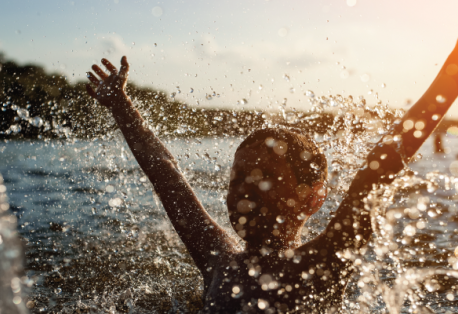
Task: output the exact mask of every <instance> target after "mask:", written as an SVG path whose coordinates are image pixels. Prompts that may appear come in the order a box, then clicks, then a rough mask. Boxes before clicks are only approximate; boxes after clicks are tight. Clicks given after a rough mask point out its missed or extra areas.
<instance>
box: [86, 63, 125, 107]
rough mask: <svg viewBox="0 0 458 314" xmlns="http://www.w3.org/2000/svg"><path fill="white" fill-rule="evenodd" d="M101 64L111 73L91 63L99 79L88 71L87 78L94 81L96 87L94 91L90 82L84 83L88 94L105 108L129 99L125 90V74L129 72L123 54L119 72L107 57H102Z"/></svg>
mask: <svg viewBox="0 0 458 314" xmlns="http://www.w3.org/2000/svg"><path fill="white" fill-rule="evenodd" d="M102 64H103V65H105V67H106V68H107V70H108V71H109V72H110V73H111V74H110V75H108V74H107V73H105V72H104V71H103V70H102V69H101V68H100V67H99V66H97V65H95V64H94V65H92V69H93V70H94V72H95V73H96V74H97V75H98V76H99V77H100V78H101V79H100V80H99V79H98V78H97V77H96V76H95V75H94V74H92V72H88V73H87V77H88V79H89V80H90V81H91V82H92V83H94V84H95V85H96V86H97V88H96V89H95V91H94V89H93V88H92V87H91V85H90V84H86V90H87V92H88V94H89V95H90V96H91V97H92V98H94V99H96V100H97V101H98V102H99V103H101V104H102V105H104V106H105V107H107V108H113V107H114V106H116V105H118V104H122V103H125V102H126V101H127V100H128V99H129V98H128V96H127V95H126V92H125V87H126V84H127V76H128V74H129V63H128V62H127V58H126V57H125V56H124V57H122V59H121V70H120V71H119V73H118V70H117V69H116V67H115V66H114V65H113V64H111V62H110V61H108V60H107V59H102Z"/></svg>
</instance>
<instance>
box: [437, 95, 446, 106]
mask: <svg viewBox="0 0 458 314" xmlns="http://www.w3.org/2000/svg"><path fill="white" fill-rule="evenodd" d="M436 101H437V102H438V103H440V104H443V103H444V102H446V101H447V98H445V97H444V96H442V95H437V96H436Z"/></svg>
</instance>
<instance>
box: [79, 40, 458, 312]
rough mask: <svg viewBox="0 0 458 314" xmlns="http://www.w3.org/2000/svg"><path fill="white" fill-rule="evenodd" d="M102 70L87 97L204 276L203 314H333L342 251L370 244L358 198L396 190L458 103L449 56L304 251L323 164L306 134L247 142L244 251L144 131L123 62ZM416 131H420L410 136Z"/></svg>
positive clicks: (456, 71)
mask: <svg viewBox="0 0 458 314" xmlns="http://www.w3.org/2000/svg"><path fill="white" fill-rule="evenodd" d="M102 63H103V64H104V65H105V66H106V68H107V69H108V71H109V74H107V73H105V72H104V71H103V70H102V69H101V68H100V67H98V66H97V65H93V66H92V69H93V70H94V72H95V73H96V74H97V75H98V77H99V78H97V77H96V76H95V75H94V74H93V73H88V78H89V80H90V81H91V82H92V83H93V84H95V86H96V89H95V90H94V89H93V88H92V87H91V86H90V85H89V84H88V85H87V91H88V93H89V95H91V96H92V97H93V98H95V99H97V100H98V101H99V102H100V103H101V104H102V105H104V106H106V107H107V108H109V109H110V110H111V113H112V114H113V117H114V118H115V120H116V122H117V124H118V126H119V128H120V129H121V131H122V133H123V134H124V137H125V139H126V141H127V143H128V145H129V147H130V149H131V151H132V153H133V154H134V156H135V158H136V159H137V161H138V163H139V165H140V166H141V168H142V169H143V171H144V172H145V174H146V175H147V176H148V178H149V180H150V181H151V182H152V184H153V186H154V189H155V191H156V193H157V194H158V195H159V197H160V199H161V201H162V204H163V205H164V208H165V210H166V212H167V214H168V217H169V219H170V221H171V222H172V224H173V226H174V228H175V230H176V232H177V233H178V234H179V236H180V237H181V239H182V241H183V243H184V244H185V246H186V248H187V250H188V251H189V254H190V255H191V257H192V258H193V260H194V262H195V263H196V266H197V267H198V268H199V270H200V271H201V273H202V275H203V278H204V309H203V311H204V312H205V313H240V312H243V313H256V312H263V313H275V311H280V312H286V311H297V312H303V313H324V312H325V311H330V312H332V311H337V310H339V309H340V308H341V307H342V297H343V294H344V292H345V288H346V285H347V283H348V282H349V279H350V277H351V275H352V273H353V272H354V266H353V262H352V261H351V260H348V259H346V258H345V256H346V255H345V251H346V250H352V251H356V252H358V251H359V250H360V249H362V248H364V246H365V245H366V243H367V242H368V241H369V239H370V237H371V234H372V228H371V223H370V215H369V212H368V211H366V210H365V209H364V206H363V202H364V198H365V197H366V196H367V195H368V193H369V192H370V191H371V190H372V188H373V185H377V184H381V183H385V184H388V183H391V182H392V181H393V180H394V178H395V176H396V174H397V173H398V172H399V171H400V170H401V169H403V167H404V164H405V163H407V162H409V160H410V159H411V158H412V156H413V155H414V154H415V152H416V151H417V150H418V149H419V147H420V146H421V145H422V144H423V142H424V141H425V140H426V138H427V137H428V136H429V135H430V134H431V133H432V131H433V130H434V129H435V127H436V126H437V124H438V123H439V122H440V120H441V119H440V118H441V117H443V116H444V115H445V113H446V111H447V110H448V108H449V107H450V106H451V104H452V103H453V101H454V99H455V98H456V97H457V95H458V48H457V47H455V49H454V50H453V52H452V53H451V55H450V56H449V58H448V59H447V60H446V62H445V64H444V66H443V67H442V69H441V70H440V72H439V74H438V76H437V77H436V79H435V80H434V82H433V83H432V84H431V86H430V87H429V89H428V90H427V91H426V92H425V94H424V95H423V96H422V98H420V100H418V102H417V103H416V104H415V105H414V106H413V107H412V108H411V109H410V110H409V111H408V112H407V113H406V114H405V115H404V117H403V118H402V121H401V122H400V123H398V124H395V125H394V127H393V128H392V130H391V131H390V132H388V133H387V134H386V136H385V137H384V139H383V140H381V141H380V142H379V144H378V145H376V146H375V148H374V149H373V150H372V151H371V152H370V153H369V155H368V156H367V162H366V164H365V166H363V168H361V170H360V171H359V172H358V173H357V174H356V176H355V178H354V181H353V182H352V184H351V186H350V188H349V190H348V192H347V193H346V196H345V198H344V200H343V201H342V203H341V204H340V206H339V207H338V209H337V211H336V213H335V216H334V217H333V218H332V219H331V220H330V222H329V225H328V226H327V227H326V229H325V230H324V231H323V232H322V233H321V234H320V235H318V236H317V237H316V238H314V239H313V240H311V241H310V242H308V243H301V241H300V235H301V230H302V228H303V226H304V224H305V223H306V221H307V220H308V219H309V218H310V216H311V215H313V214H314V213H316V212H317V211H318V210H319V208H320V207H321V205H322V204H323V202H324V200H325V198H326V195H327V189H326V178H327V170H326V168H327V166H326V158H325V157H324V155H323V154H322V153H321V152H320V150H319V149H318V147H317V146H316V144H315V143H314V141H313V140H312V139H311V138H309V137H308V136H307V135H306V134H305V133H304V134H301V133H295V132H292V131H288V130H285V129H265V130H257V131H255V132H253V133H252V134H251V135H249V136H248V138H247V139H245V140H244V141H243V142H242V143H241V144H240V146H239V147H238V149H237V151H236V153H235V157H234V163H233V167H232V172H231V179H230V184H229V191H228V195H227V206H228V213H229V218H230V221H231V225H232V227H233V228H234V229H235V231H236V232H237V234H238V236H240V237H241V238H242V239H243V240H244V241H245V243H246V246H245V248H242V247H241V246H240V245H239V239H236V238H234V237H233V236H231V235H230V234H229V233H228V232H226V231H225V230H224V229H223V228H222V227H221V226H219V225H218V224H217V223H216V222H215V220H213V219H212V218H211V217H210V215H209V214H208V213H207V211H206V210H205V208H204V207H203V206H202V204H201V202H200V201H199V200H198V199H197V197H196V195H195V194H194V192H193V190H192V189H191V187H190V186H189V184H188V182H187V181H186V179H185V177H184V176H183V174H182V173H181V172H180V170H179V168H178V166H177V162H176V161H175V159H174V157H173V156H172V154H171V153H170V152H169V151H168V150H167V148H166V147H165V146H164V145H163V144H162V142H161V141H160V140H159V138H157V137H156V135H155V134H154V133H153V132H152V131H151V130H150V129H149V128H147V127H146V126H145V123H144V120H143V119H142V117H141V115H140V113H139V112H138V111H137V110H136V109H135V107H134V106H133V104H132V102H131V100H130V99H129V97H128V96H127V94H126V92H125V86H126V82H127V76H128V71H129V64H128V62H127V58H126V57H123V58H122V59H121V69H120V71H119V72H118V70H117V69H116V68H115V67H114V66H113V65H112V64H111V63H110V62H109V61H108V60H106V59H102ZM438 95H441V96H442V97H441V101H440V102H438V101H437V100H436V99H437V96H438ZM444 99H445V101H444ZM437 117H440V118H439V119H438V118H437ZM419 121H421V122H422V126H424V127H423V128H422V129H421V130H419V129H416V128H409V127H406V126H407V125H415V124H416V122H419Z"/></svg>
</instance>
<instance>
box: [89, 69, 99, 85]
mask: <svg viewBox="0 0 458 314" xmlns="http://www.w3.org/2000/svg"><path fill="white" fill-rule="evenodd" d="M87 78H88V79H89V81H91V82H92V83H94V84H95V85H97V86H98V85H99V84H100V81H99V79H98V78H96V77H95V75H94V74H92V72H87Z"/></svg>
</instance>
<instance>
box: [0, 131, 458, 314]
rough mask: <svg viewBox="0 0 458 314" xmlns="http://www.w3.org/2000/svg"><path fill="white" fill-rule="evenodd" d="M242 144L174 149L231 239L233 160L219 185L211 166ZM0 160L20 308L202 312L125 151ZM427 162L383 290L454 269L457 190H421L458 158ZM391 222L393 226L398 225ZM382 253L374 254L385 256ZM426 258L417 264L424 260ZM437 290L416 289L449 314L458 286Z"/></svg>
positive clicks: (53, 146) (181, 254)
mask: <svg viewBox="0 0 458 314" xmlns="http://www.w3.org/2000/svg"><path fill="white" fill-rule="evenodd" d="M215 142H217V143H218V146H215V145H214V144H215ZM238 142H239V139H235V138H227V139H221V138H219V139H204V140H200V141H196V140H190V141H189V143H186V140H183V139H180V140H174V141H172V142H171V143H169V147H171V151H172V152H173V153H174V154H175V155H176V156H182V155H184V154H183V148H184V147H187V146H189V145H190V148H191V151H193V152H197V153H198V155H199V156H206V157H205V158H203V157H202V158H199V157H197V155H196V154H192V155H190V157H189V159H185V158H183V159H182V160H181V167H182V169H183V171H184V172H185V173H187V174H188V177H189V178H190V181H191V183H192V184H193V187H194V188H195V189H196V191H197V194H198V196H199V198H200V199H201V200H202V201H203V203H204V205H205V207H206V208H208V209H210V211H211V214H212V215H213V216H214V217H217V220H218V221H219V222H220V223H221V224H223V225H224V226H225V227H229V225H228V218H227V215H226V212H225V205H224V195H225V187H226V182H227V179H228V178H227V177H228V169H229V167H230V162H231V159H230V158H218V163H219V164H220V167H221V171H220V172H217V173H215V171H214V166H215V165H214V163H212V157H214V156H218V155H217V152H219V156H220V157H221V154H223V152H224V154H227V156H232V155H233V153H234V151H235V147H236V145H237V143H238ZM121 143H122V142H121ZM455 144H458V139H455V138H451V139H450V140H449V142H448V143H447V144H446V145H447V146H450V147H453V145H455ZM215 147H216V149H215ZM1 150H2V160H4V161H6V162H5V163H2V165H1V168H0V172H1V173H2V174H3V176H4V178H5V184H6V186H7V193H8V196H9V202H10V209H11V211H12V212H13V213H14V214H15V216H16V217H18V229H19V233H20V235H21V236H22V237H23V239H24V241H25V248H26V275H27V278H28V279H30V280H33V281H34V284H33V287H32V288H31V289H29V290H28V296H27V298H26V299H25V300H24V302H27V301H29V300H32V301H33V305H34V306H33V308H32V309H31V311H32V312H37V313H39V312H43V311H45V312H46V311H50V310H54V311H63V312H65V311H67V312H68V311H73V310H75V309H80V310H83V309H85V310H87V311H93V312H99V311H101V310H102V309H105V310H107V309H108V310H110V309H111V310H112V311H113V312H114V311H115V310H116V311H119V312H123V311H124V312H129V311H135V312H145V313H146V312H148V311H151V310H152V311H153V312H154V311H157V312H162V311H164V310H171V309H172V310H173V309H175V310H178V309H186V310H189V311H194V310H197V309H198V308H199V306H200V305H201V301H200V298H199V296H200V293H201V292H202V283H201V278H200V275H199V273H198V271H197V269H196V268H195V267H194V266H193V263H192V261H191V259H190V258H189V256H187V254H186V253H185V250H184V247H183V245H182V244H181V242H180V241H179V239H178V237H177V236H176V234H175V233H174V231H173V230H172V227H171V225H170V224H169V222H168V220H167V218H166V215H165V212H164V211H163V209H162V207H161V205H160V204H159V202H158V201H157V198H155V197H154V195H153V194H152V192H151V186H150V184H149V182H148V181H147V180H146V178H145V177H144V176H143V174H142V172H141V171H140V169H139V168H138V166H137V165H136V162H135V160H134V159H133V158H132V157H131V156H130V153H129V152H128V151H127V150H126V147H125V146H124V145H123V144H120V143H119V142H98V141H95V142H85V141H74V142H70V143H69V142H61V141H49V142H33V141H14V142H8V143H2V145H1ZM421 153H422V154H423V158H422V159H421V160H420V161H418V162H417V163H415V164H413V165H412V167H411V168H412V170H413V171H417V172H418V175H417V176H415V177H416V178H417V179H416V180H417V182H415V184H417V185H418V186H419V188H412V187H409V186H407V185H408V183H407V181H405V182H406V184H405V185H406V186H405V187H403V189H404V191H403V192H402V193H399V194H398V195H397V196H395V198H396V200H395V203H396V204H395V205H392V206H391V207H390V208H401V209H402V210H401V209H400V210H398V211H399V212H400V213H399V216H397V217H396V220H397V221H396V223H395V228H394V229H399V230H394V231H393V235H392V237H393V239H394V240H393V243H397V244H398V246H399V247H402V246H403V245H404V246H406V250H407V251H414V252H411V253H409V254H410V255H411V256H410V257H409V258H407V257H406V256H402V257H401V256H399V259H400V260H401V261H396V260H393V259H392V258H391V257H388V256H383V258H382V261H380V262H378V263H381V264H382V265H380V269H378V271H379V275H380V276H381V278H380V280H381V282H384V284H385V285H389V284H390V281H393V280H394V278H396V277H394V276H393V274H392V270H390V269H389V268H388V267H389V266H391V267H395V266H396V265H403V267H407V268H412V267H415V268H424V267H433V268H435V269H450V270H451V269H452V267H451V265H450V263H449V259H450V257H451V256H453V250H454V247H455V246H456V243H457V240H458V229H457V227H458V226H457V222H458V219H456V207H455V202H456V195H455V193H456V190H455V188H454V186H453V187H450V189H448V190H446V189H445V188H442V189H441V188H438V189H437V190H435V191H434V192H433V193H429V192H428V191H427V189H428V187H427V184H425V182H426V181H425V182H423V183H422V182H420V178H422V177H423V178H425V177H426V173H429V172H430V171H431V170H432V169H437V170H438V171H441V172H443V173H448V172H449V171H448V165H450V163H451V162H452V161H454V160H455V158H454V156H453V155H452V154H448V155H437V156H435V155H434V154H432V143H431V142H430V141H428V142H427V143H426V145H425V146H424V147H423V148H422V152H421ZM449 175H450V173H449ZM430 176H432V174H430ZM444 178H445V177H444ZM444 178H443V179H442V181H444ZM436 179H437V180H438V181H440V180H441V179H440V178H436ZM411 180H414V179H411ZM428 182H431V180H429V181H428ZM415 184H414V185H415ZM439 184H440V182H439ZM426 198H428V199H426ZM113 200H116V202H114V204H113ZM418 204H420V206H418ZM432 204H435V205H434V206H432ZM413 205H416V206H417V207H419V208H420V210H418V213H413V214H410V216H409V215H408V214H407V215H406V214H405V209H404V208H413ZM332 206H335V204H332V200H330V201H328V204H327V205H326V206H325V208H324V209H323V210H322V211H321V212H320V214H318V215H317V217H316V218H314V219H312V223H313V224H314V225H316V224H318V225H319V227H318V228H317V227H315V226H314V227H310V225H311V224H310V223H309V225H308V229H306V230H307V231H306V232H305V234H304V238H310V237H312V236H313V235H315V234H316V233H317V232H318V231H319V229H320V228H323V227H324V226H325V225H326V223H327V221H328V217H329V211H330V210H331V209H332ZM422 206H423V207H422ZM421 209H423V210H421ZM392 210H396V209H392ZM390 215H391V216H390ZM390 215H388V217H395V216H394V213H393V214H390ZM420 215H422V217H421V218H420ZM391 219H394V218H391ZM420 220H421V221H423V222H424V225H425V227H423V228H415V235H412V234H410V235H411V237H410V238H411V239H410V240H409V241H410V242H409V243H408V245H407V244H403V243H402V240H401V242H399V241H398V242H396V241H397V240H396V238H398V237H401V238H404V237H405V234H403V232H404V233H405V229H404V228H403V226H404V225H409V224H411V223H412V222H414V221H420ZM417 226H420V227H422V226H423V225H422V224H418V223H417ZM229 230H230V229H229ZM410 232H411V233H412V231H410ZM417 239H418V241H417ZM374 243H375V244H376V243H378V242H377V241H374ZM375 244H372V245H371V247H370V248H369V250H370V251H373V247H375V248H377V245H375ZM388 246H389V245H388ZM382 247H383V245H382ZM376 251H377V250H376ZM401 251H402V250H401ZM418 251H421V254H416V252H418ZM401 253H402V254H404V253H405V252H401ZM401 253H399V254H401ZM377 254H379V255H383V254H382V253H377ZM377 254H375V255H374V254H368V255H367V257H366V259H367V260H368V261H369V262H367V265H375V264H374V263H375V262H374V260H375V259H376V258H375V257H376V256H377ZM402 254H401V255H402ZM363 260H364V259H363ZM363 263H364V262H362V264H363ZM381 266H383V267H381ZM373 270H374V269H369V270H366V272H367V271H369V272H370V271H373ZM371 276H374V275H373V274H372V275H371ZM363 277H364V276H363ZM435 277H437V276H435ZM437 278H438V279H436V280H437V281H438V283H437V284H436V286H437V287H436V286H435V285H434V282H433V281H431V280H433V279H431V278H429V279H428V280H430V282H432V283H430V286H431V285H432V286H431V287H432V288H431V287H430V290H432V291H431V292H429V291H428V287H427V286H425V287H426V288H425V289H423V288H422V287H421V284H418V289H420V290H422V291H423V290H425V291H423V292H422V293H424V297H423V298H422V299H421V301H422V304H424V305H427V304H428V303H430V304H429V307H430V308H432V309H433V311H434V312H438V313H442V312H443V313H445V312H446V311H447V310H449V311H451V312H452V313H453V312H455V310H456V308H455V307H454V303H455V302H454V301H455V298H456V297H457V296H456V292H455V288H456V287H458V282H457V281H456V280H455V279H454V278H453V277H452V276H449V279H447V280H446V279H444V276H441V277H437ZM364 280H366V281H367V279H364ZM359 282H360V279H358V278H355V279H354V281H353V282H352V287H351V288H350V289H349V292H348V295H347V298H346V299H347V301H348V303H347V305H348V307H349V309H352V308H353V307H354V308H357V307H358V306H359V307H361V304H362V303H363V302H361V296H362V294H361V290H364V289H362V288H364V287H358V283H359ZM422 282H423V281H422ZM369 284H370V282H369ZM391 284H392V282H391ZM366 286H367V284H366ZM376 288H377V286H376ZM378 288H380V287H378ZM452 297H453V298H452ZM358 300H359V301H358ZM376 301H377V302H378V303H377V302H375V303H372V304H371V306H370V308H371V310H372V311H375V312H376V313H383V311H384V310H383V308H384V307H385V305H384V302H383V301H382V298H381V297H380V298H379V299H378V300H377V298H376ZM351 304H354V305H353V306H352V305H351ZM29 305H32V304H29ZM392 313H394V312H392Z"/></svg>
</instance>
